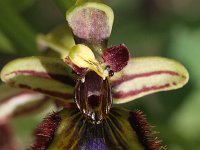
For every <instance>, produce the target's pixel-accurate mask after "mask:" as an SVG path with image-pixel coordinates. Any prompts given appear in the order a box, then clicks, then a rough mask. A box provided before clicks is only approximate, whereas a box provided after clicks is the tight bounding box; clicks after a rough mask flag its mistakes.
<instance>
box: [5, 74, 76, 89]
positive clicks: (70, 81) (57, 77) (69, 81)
mask: <svg viewBox="0 0 200 150" xmlns="http://www.w3.org/2000/svg"><path fill="white" fill-rule="evenodd" d="M11 74H15V75H31V76H35V77H41V78H47V79H54V80H58V81H60V82H63V83H65V84H69V85H72V86H74V85H75V81H74V79H73V78H71V77H70V76H67V75H61V74H54V73H46V72H39V71H38V72H37V71H33V70H18V71H13V72H10V73H8V74H6V76H8V75H11Z"/></svg>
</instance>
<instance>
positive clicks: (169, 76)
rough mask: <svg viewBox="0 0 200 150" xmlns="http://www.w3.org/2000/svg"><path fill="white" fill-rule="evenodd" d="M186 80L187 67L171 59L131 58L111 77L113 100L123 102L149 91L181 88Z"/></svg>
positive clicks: (146, 93) (149, 92)
mask: <svg viewBox="0 0 200 150" xmlns="http://www.w3.org/2000/svg"><path fill="white" fill-rule="evenodd" d="M188 80H189V74H188V71H187V69H186V68H185V67H184V66H183V65H182V64H180V63H179V62H177V61H174V60H172V59H168V58H163V57H140V58H132V59H131V60H130V61H129V63H128V65H127V66H126V67H125V68H124V69H123V70H121V71H120V72H117V73H115V75H114V76H113V77H112V78H111V84H112V93H113V102H114V103H125V102H129V101H132V100H134V99H137V98H140V97H142V96H145V95H148V94H151V93H155V92H159V91H167V90H173V89H177V88H181V87H182V86H184V85H185V84H186V83H187V82H188Z"/></svg>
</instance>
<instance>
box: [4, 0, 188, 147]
mask: <svg viewBox="0 0 200 150" xmlns="http://www.w3.org/2000/svg"><path fill="white" fill-rule="evenodd" d="M113 18H114V16H113V12H112V9H111V8H110V7H108V6H106V5H105V4H102V3H97V2H82V1H81V2H78V3H77V4H76V5H75V6H74V7H73V8H71V9H70V10H69V11H68V12H67V21H68V23H69V27H70V28H71V30H72V33H73V36H74V41H72V42H71V43H69V44H68V45H65V40H66V42H67V40H68V39H65V37H67V35H65V32H62V31H61V32H59V33H60V34H59V37H58V36H56V35H57V34H56V33H57V32H58V30H56V31H54V32H53V33H51V34H49V35H47V36H41V37H40V43H42V44H43V46H46V47H49V48H50V49H51V50H52V49H53V50H55V51H56V52H57V53H59V54H60V56H61V58H62V59H60V58H56V57H44V56H40V57H28V58H22V59H18V60H14V61H12V62H10V63H9V64H7V65H6V66H5V67H4V68H3V70H2V72H1V78H2V80H3V81H4V82H6V83H8V84H10V85H12V86H15V87H20V88H23V89H28V90H33V91H36V92H40V93H43V94H45V95H48V96H49V97H52V98H54V99H55V101H58V102H59V104H63V107H64V108H63V110H61V111H60V112H57V113H54V114H52V115H50V116H49V117H47V118H46V119H45V120H44V121H43V123H42V124H41V125H40V126H39V128H38V129H37V131H36V142H35V144H34V146H33V149H53V150H56V149H58V150H62V149H63V150H64V149H86V150H92V149H97V150H98V149H111V150H112V149H124V150H127V149H130V150H133V149H135V150H140V149H152V150H157V149H165V148H164V147H162V146H160V143H159V140H157V139H156V138H154V137H153V136H152V133H153V132H152V131H151V129H150V127H149V125H148V123H147V122H146V120H145V118H144V116H143V114H142V113H141V112H140V111H138V110H136V111H131V112H129V111H128V110H125V109H123V108H114V107H113V108H112V103H114V104H119V103H125V102H128V101H131V100H134V99H136V98H139V97H141V96H144V95H147V94H150V93H154V92H158V91H165V90H171V89H176V88H179V87H182V86H183V85H184V84H185V83H186V82H187V81H188V78H189V75H188V72H187V70H186V69H185V68H184V67H183V66H182V65H181V64H179V63H177V62H176V61H173V60H170V59H167V58H161V57H142V58H133V59H129V57H130V55H129V51H128V49H127V47H126V46H125V45H123V44H122V45H119V46H113V47H110V48H108V47H107V41H108V38H109V37H110V33H111V29H112V23H113ZM59 30H60V29H59ZM70 40H71V39H70ZM63 41H64V42H63ZM71 68H72V70H73V72H74V73H72V70H71ZM73 100H74V102H75V104H76V106H75V107H74V106H73V107H69V108H67V109H66V108H65V105H68V103H71V102H72V101H73Z"/></svg>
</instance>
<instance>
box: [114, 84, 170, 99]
mask: <svg viewBox="0 0 200 150" xmlns="http://www.w3.org/2000/svg"><path fill="white" fill-rule="evenodd" d="M172 84H173V85H174V83H172ZM168 87H170V84H169V83H166V84H164V85H160V86H150V87H146V86H144V87H142V89H139V90H132V91H129V92H122V91H120V92H115V93H113V97H114V98H126V97H129V96H135V95H138V94H141V93H143V92H150V91H156V90H161V89H165V88H168Z"/></svg>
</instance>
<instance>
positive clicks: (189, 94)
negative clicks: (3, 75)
mask: <svg viewBox="0 0 200 150" xmlns="http://www.w3.org/2000/svg"><path fill="white" fill-rule="evenodd" d="M103 1H104V2H105V3H107V4H108V5H110V6H111V7H112V8H113V10H114V12H115V22H114V26H113V31H112V36H111V38H110V41H109V44H110V45H115V44H120V43H125V44H126V45H127V46H128V47H129V49H130V51H131V53H132V56H134V57H136V56H147V55H161V56H164V57H170V58H174V59H177V60H178V61H180V62H182V63H183V64H184V65H185V66H186V67H187V69H188V70H189V73H190V76H191V78H190V82H189V84H188V85H186V86H185V87H184V88H183V89H181V90H177V91H170V92H163V93H161V94H153V95H150V96H146V97H145V98H142V99H139V100H136V101H134V102H130V103H127V104H124V105H123V106H124V107H127V108H129V109H141V110H142V111H144V112H145V114H147V118H148V120H149V122H151V124H153V125H156V126H157V127H156V130H158V131H160V132H161V133H160V135H159V137H160V138H161V139H163V141H164V144H166V145H167V147H168V149H169V150H188V149H192V150H197V149H199V147H200V128H199V127H200V119H199V117H198V115H199V113H200V109H199V106H200V79H199V76H200V69H199V57H200V1H199V0H169V1H166V0H123V1H122V0H114V1H113V0H103ZM54 2H55V3H54ZM72 4H74V0H71V1H70V0H54V1H49V0H1V1H0V10H1V13H0V62H1V65H0V66H3V65H4V64H5V63H6V62H8V61H9V60H10V59H13V58H15V57H19V56H27V55H36V54H37V53H38V52H37V47H36V43H35V35H36V34H37V33H47V32H48V31H49V30H50V29H52V28H53V27H54V26H57V25H58V24H61V23H66V21H65V17H64V13H65V9H67V8H69V6H70V5H72ZM59 9H60V10H59ZM21 119H24V121H22V120H21ZM21 119H19V120H18V119H17V120H14V122H15V123H14V125H15V129H16V130H17V133H19V134H20V135H21V136H23V138H24V139H26V136H25V135H26V133H28V134H29V136H30V131H28V130H29V129H30V128H34V127H35V125H36V124H37V123H38V122H39V121H36V122H35V121H33V120H34V119H31V118H30V119H29V118H28V119H29V120H28V123H27V118H21ZM32 122H35V123H33V124H32ZM30 125H31V126H30ZM22 126H23V128H22ZM28 126H29V128H28ZM26 127H27V128H26Z"/></svg>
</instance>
